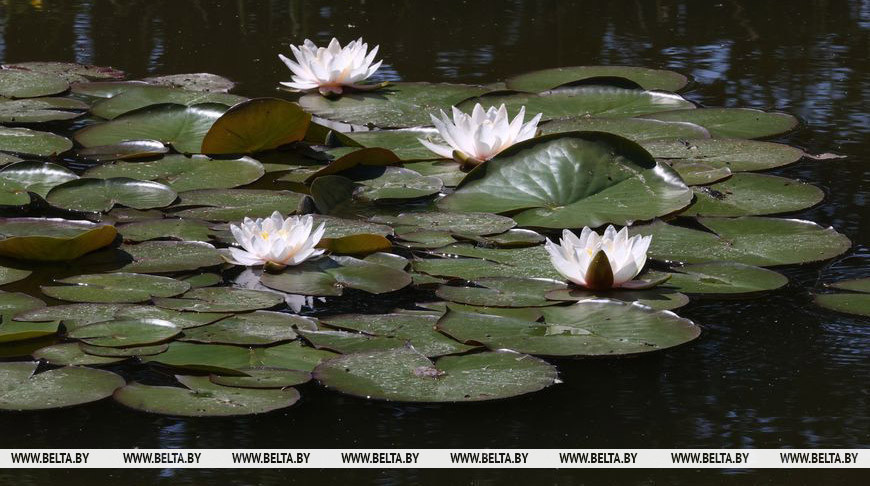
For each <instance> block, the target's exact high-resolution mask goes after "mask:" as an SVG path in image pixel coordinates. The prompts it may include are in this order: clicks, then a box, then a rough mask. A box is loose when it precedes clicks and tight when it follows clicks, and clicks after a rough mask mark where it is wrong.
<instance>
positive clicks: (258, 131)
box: [202, 98, 311, 154]
mask: <svg viewBox="0 0 870 486" xmlns="http://www.w3.org/2000/svg"><path fill="white" fill-rule="evenodd" d="M310 121H311V115H309V114H308V113H305V112H304V111H302V109H301V108H299V105H297V104H296V103H291V102H289V101H286V100H282V99H278V98H256V99H253V100H248V101H245V102H242V103H238V104H236V105H235V106H233V107H232V108H230V109H229V110H228V111H227V112H226V113H224V114H223V115H222V116H221V117H220V118H218V120H217V121H216V122H215V123H214V125H212V127H211V129H209V131H208V133H207V134H206V136H205V138H204V139H203V141H202V152H203V153H207V154H250V153H254V152H261V151H264V150H270V149H274V148H277V147H280V146H282V145H286V144H288V143H292V142H297V141H299V140H302V138H303V137H305V132H306V131H307V130H308V123H309V122H310Z"/></svg>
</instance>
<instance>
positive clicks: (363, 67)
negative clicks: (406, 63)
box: [278, 37, 383, 95]
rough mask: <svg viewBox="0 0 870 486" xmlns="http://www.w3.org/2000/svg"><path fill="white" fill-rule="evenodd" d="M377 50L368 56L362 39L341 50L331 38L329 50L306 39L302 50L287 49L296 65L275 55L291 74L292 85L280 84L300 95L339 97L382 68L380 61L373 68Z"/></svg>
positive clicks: (288, 83)
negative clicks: (316, 93) (313, 92)
mask: <svg viewBox="0 0 870 486" xmlns="http://www.w3.org/2000/svg"><path fill="white" fill-rule="evenodd" d="M378 47H380V46H375V48H374V49H372V50H371V52H368V49H369V46H368V44H366V43H364V42H363V40H362V37H360V38H359V39H357V40H355V41H351V42H349V43H348V44H347V45H346V46H344V47H343V48H342V47H341V44H339V43H338V39H336V38H334V37H333V38H332V41H331V42H330V43H329V46H328V47H317V46H316V45H314V43H313V42H311V41H310V40H308V39H305V42H303V44H302V45H301V46H298V47H297V46H293V45H291V46H290V50H291V51H293V55H294V56H295V57H296V62H293V61H291V60H290V59H289V58H287V57H286V56H284V55H283V54H278V58H279V59H281V60H282V61H284V64H286V65H287V67H288V68H290V70H291V71H293V76H292V78H293V81H286V82H282V83H281V84H282V85H284V86H287V87H288V88H293V89H298V90H302V91H307V90H311V89H318V90H320V93H321V94H324V95H325V94H329V93H335V94H341V92H342V91H343V88H345V87H352V88H357V87H358V86H356V83H359V82H360V81H363V80H365V79H367V78H369V77H370V76H371V75H372V74H374V73H375V71H377V70H378V68H379V67H380V66H381V63H382V62H383V61H378V62H376V63H374V64H372V61H374V59H375V56H376V55H377V54H378Z"/></svg>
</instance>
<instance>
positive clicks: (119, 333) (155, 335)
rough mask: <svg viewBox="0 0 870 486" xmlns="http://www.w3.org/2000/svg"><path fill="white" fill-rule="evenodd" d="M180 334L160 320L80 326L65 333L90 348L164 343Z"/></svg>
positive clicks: (179, 330)
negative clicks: (88, 345)
mask: <svg viewBox="0 0 870 486" xmlns="http://www.w3.org/2000/svg"><path fill="white" fill-rule="evenodd" d="M180 332H181V328H179V327H178V326H176V325H175V324H173V323H171V322H169V321H164V320H162V319H122V320H116V321H104V322H97V323H94V324H88V325H87V326H81V327H77V328H75V329H73V330H72V331H70V332H68V333H67V337H69V338H72V339H80V340H81V341H83V342H84V343H86V344H90V345H91V346H106V347H128V346H142V345H143V344H154V343H159V342H161V341H166V340H167V339H170V338H172V337H174V336H177V335H178V334H179V333H180Z"/></svg>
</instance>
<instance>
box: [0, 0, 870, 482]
mask: <svg viewBox="0 0 870 486" xmlns="http://www.w3.org/2000/svg"><path fill="white" fill-rule="evenodd" d="M333 35H335V36H337V37H339V38H340V39H351V38H355V37H358V36H364V37H365V39H366V40H367V41H368V42H369V43H370V44H380V45H381V56H383V57H384V58H385V64H384V65H383V67H382V69H381V71H380V72H379V76H380V77H381V79H387V80H428V81H449V82H469V83H488V82H492V81H496V80H499V79H503V78H504V77H506V76H509V75H512V74H516V73H521V72H524V71H529V70H533V69H540V68H546V67H554V66H564V65H575V64H628V65H644V66H649V67H662V68H668V69H675V70H678V71H681V72H683V73H685V74H688V75H691V76H692V77H693V79H694V84H693V89H692V90H691V91H690V92H689V93H688V94H687V95H686V96H687V97H688V98H690V99H692V100H693V101H696V102H699V103H701V104H704V105H711V106H716V105H718V106H743V107H754V108H762V109H776V110H782V111H788V112H790V113H794V114H796V115H797V116H799V117H801V119H802V120H803V122H804V123H803V125H802V127H801V128H800V129H799V130H797V131H796V132H794V133H792V134H789V135H788V136H786V137H784V138H782V139H781V141H784V142H787V143H791V144H794V145H797V146H800V147H803V148H805V149H806V150H808V151H809V152H811V153H820V152H836V153H839V154H843V155H847V156H848V158H847V159H843V160H827V161H809V160H805V161H803V162H801V163H799V164H797V165H795V166H791V167H788V168H785V169H781V170H778V171H775V172H774V173H776V174H780V175H784V176H787V177H792V178H798V179H802V180H806V181H809V182H812V183H814V184H817V185H819V186H820V187H821V188H822V189H824V190H825V192H826V194H827V198H826V201H825V202H824V203H823V204H821V205H819V206H816V207H814V208H811V209H809V210H807V211H804V212H801V213H798V214H797V215H795V217H799V218H806V219H811V220H814V221H817V222H819V223H820V224H822V225H833V226H835V227H836V228H837V229H838V230H839V231H841V232H843V233H845V234H846V235H847V236H849V237H850V238H851V239H852V241H853V242H854V243H855V247H854V248H853V250H852V251H851V252H850V253H849V254H847V255H845V256H843V257H841V258H839V259H837V260H834V261H831V262H827V263H823V264H812V265H806V266H803V267H798V268H787V269H784V273H786V274H787V275H788V276H789V278H790V280H791V283H790V284H789V285H788V287H786V288H785V289H781V290H779V291H777V292H774V293H771V294H767V295H764V296H762V297H760V298H757V299H753V300H746V301H724V302H723V301H716V300H700V301H698V302H694V303H693V304H691V306H690V307H687V308H686V309H685V310H683V311H681V312H680V313H681V315H684V316H685V317H688V318H691V319H693V320H695V321H696V322H698V323H699V324H700V325H701V326H702V327H703V328H704V333H703V334H702V336H701V339H700V340H698V341H696V342H694V343H692V344H690V345H688V346H685V347H682V348H679V349H675V350H673V351H671V352H667V353H663V354H660V355H656V356H649V357H641V358H634V359H622V360H586V361H564V360H563V361H557V362H556V364H557V365H558V367H559V369H560V371H561V375H562V379H563V380H564V382H565V383H564V384H562V385H559V386H556V387H553V388H552V389H550V390H546V391H544V392H542V393H539V394H535V395H534V396H528V397H520V398H516V399H512V400H507V401H502V402H494V403H481V404H473V405H413V406H408V405H395V404H387V403H380V402H368V401H364V400H359V399H355V398H350V397H345V396H340V395H336V394H334V393H331V392H328V391H325V390H323V389H320V388H318V387H317V386H315V385H312V384H308V385H305V386H303V387H301V392H302V395H303V399H302V401H301V402H300V404H299V405H297V406H295V407H293V408H290V409H287V410H285V411H278V412H273V413H270V414H266V415H264V416H254V417H245V418H239V419H183V420H182V419H176V418H170V417H158V416H150V415H145V414H142V413H139V412H134V411H130V410H127V409H125V408H123V407H121V406H118V405H116V404H114V403H112V402H110V401H104V402H101V403H98V404H95V405H93V406H87V407H78V408H73V409H68V410H55V411H47V412H39V413H19V414H8V413H6V414H3V415H2V416H0V423H2V427H0V448H4V447H7V448H8V447H14V446H15V447H22V446H26V447H37V448H38V447H49V446H54V447H89V448H112V447H124V448H127V447H143V448H146V447H189V448H213V447H224V448H233V447H240V448H254V447H267V448H293V447H305V448H337V447H386V448H393V447H395V448H402V447H414V448H420V447H426V448H451V447H498V448H510V447H533V448H534V447H546V448H558V447H565V448H568V447H571V448H605V447H609V448H617V447H643V448H659V447H662V448H667V447H699V448H703V447H758V448H764V447H768V448H778V447H807V448H812V447H829V448H838V447H853V448H858V447H867V446H868V445H870V416H868V410H870V403H868V402H870V396H868V391H867V390H868V389H867V376H868V374H870V360H868V350H870V333H868V329H870V328H868V326H867V322H866V320H861V319H859V318H857V317H850V316H846V315H840V314H834V313H830V312H826V311H824V310H822V309H820V308H817V307H815V306H813V305H812V303H811V302H810V299H809V295H810V292H811V291H813V290H818V289H820V288H822V284H823V283H824V282H829V281H832V280H835V279H842V278H855V277H864V276H867V275H868V274H867V268H868V263H867V262H868V258H870V250H868V246H867V245H868V232H870V226H868V224H867V223H868V212H867V210H866V203H867V198H868V182H870V170H868V167H870V166H868V162H867V161H868V159H870V119H868V116H870V115H868V114H867V112H866V101H865V100H866V99H868V98H870V76H868V72H870V71H868V69H867V68H868V58H870V52H868V49H870V4H868V3H867V2H866V1H861V0H843V1H823V0H813V1H810V0H808V1H798V2H790V3H788V4H787V5H786V4H783V3H782V2H775V1H767V2H765V1H737V0H723V1H720V2H690V1H685V0H661V1H656V2H652V1H647V2H644V1H636V0H607V1H605V0H599V1H583V2H556V1H544V0H539V1H522V0H514V1H499V2H495V1H479V2H453V1H443V2H410V1H392V2H387V1H379V2H364V1H361V0H360V1H347V2H326V1H306V2H301V1H280V2H279V1H243V0H240V1H234V2H230V1H209V2H206V1H194V0H172V1H169V0H149V1H124V2H110V1H97V0H81V1H51V0H45V1H36V0H34V1H30V2H27V1H14V0H7V1H5V2H2V3H0V60H2V61H3V62H16V61H25V60H62V61H77V62H83V63H93V64H99V65H112V66H116V67H118V68H121V69H124V70H127V71H128V72H130V73H131V75H132V76H144V75H149V74H164V73H182V72H198V71H208V72H214V73H217V74H221V75H224V76H228V77H230V78H232V79H234V80H236V81H238V82H239V87H238V89H237V91H238V92H239V93H240V94H244V95H256V96H264V95H271V94H273V93H274V92H275V91H274V89H275V86H276V83H277V82H278V81H282V80H286V79H287V78H288V77H289V75H288V73H287V72H286V69H285V68H284V66H283V65H282V64H281V63H280V62H279V61H278V60H277V57H276V56H277V53H278V52H282V51H286V50H287V48H286V45H287V44H288V43H290V42H294V43H299V42H301V40H302V39H303V38H306V37H309V38H312V39H313V40H314V41H315V42H324V41H328V39H329V38H330V37H332V36H333ZM21 285H23V286H25V287H26V286H27V285H31V286H32V285H33V282H32V281H31V282H30V283H28V282H23V283H21ZM10 290H15V289H10ZM344 305H346V306H347V307H349V308H353V305H355V302H354V301H353V300H348V301H347V302H345V304H344ZM654 476H655V477H656V479H657V480H658V481H652V480H651V479H650V478H651V477H652V475H651V473H649V472H646V471H622V472H614V471H609V472H607V473H606V474H602V473H596V472H592V471H587V472H582V471H569V470H563V471H499V470H490V471H477V472H474V471H459V470H455V471H382V472H372V473H371V474H367V475H366V476H365V477H366V478H367V479H369V480H370V481H371V482H372V483H374V484H385V485H386V484H408V483H422V484H429V483H433V484H434V483H435V482H437V483H438V484H442V483H445V482H447V483H450V484H481V485H485V484H498V483H503V482H512V483H516V482H529V483H532V484H540V483H553V484H566V485H571V484H587V483H594V484H653V483H657V482H661V483H662V484H676V483H682V484H733V483H737V482H740V481H745V479H746V478H745V472H741V471H724V472H719V471H706V472H704V471H662V472H659V473H656V474H655V475H654ZM858 477H859V476H857V475H854V474H851V473H849V472H847V471H829V472H827V473H825V472H821V471H815V472H804V471H771V472H767V473H764V474H763V475H759V476H758V477H756V478H755V482H757V483H759V484H783V483H796V484H798V483H800V484H818V483H825V484H833V483H836V484H849V483H852V482H855V481H856V478H858ZM109 479H112V480H114V481H118V482H123V483H125V484H154V483H156V482H167V483H169V482H171V483H172V484H204V483H205V482H206V481H214V480H218V479H219V480H221V481H222V482H225V483H227V484H276V483H281V484H297V483H299V484H314V483H337V482H353V483H357V482H359V481H361V479H362V476H360V475H359V473H356V472H354V473H350V472H346V471H329V472H325V473H324V472H317V471H281V470H270V471H182V470H175V471H173V470H163V471H161V470H148V471H131V472H123V471H120V472H112V473H105V472H97V471H90V472H88V471H86V472H81V471H78V472H61V471H51V472H49V471H28V472H0V484H16V485H18V486H27V485H31V484H34V485H35V484H47V483H49V482H51V483H56V482H60V481H64V482H66V483H67V484H71V485H78V484H99V483H100V482H101V481H107V480H109ZM161 480H162V481H161ZM445 480H446V481H445Z"/></svg>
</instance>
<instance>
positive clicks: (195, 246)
mask: <svg viewBox="0 0 870 486" xmlns="http://www.w3.org/2000/svg"><path fill="white" fill-rule="evenodd" d="M121 250H122V251H124V252H126V253H128V254H129V255H130V256H131V257H132V258H133V262H132V263H129V264H127V265H125V266H124V267H123V268H122V269H121V270H123V271H125V272H139V273H166V272H181V271H187V270H196V269H199V268H205V267H212V266H215V265H220V264H222V263H224V259H223V257H221V254H220V253H219V252H218V251H217V250H216V249H215V247H213V246H211V245H210V244H208V243H204V242H200V241H146V242H143V243H138V244H135V245H126V244H125V245H122V246H121Z"/></svg>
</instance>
